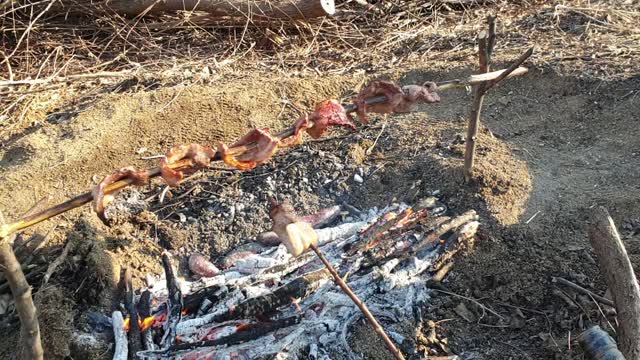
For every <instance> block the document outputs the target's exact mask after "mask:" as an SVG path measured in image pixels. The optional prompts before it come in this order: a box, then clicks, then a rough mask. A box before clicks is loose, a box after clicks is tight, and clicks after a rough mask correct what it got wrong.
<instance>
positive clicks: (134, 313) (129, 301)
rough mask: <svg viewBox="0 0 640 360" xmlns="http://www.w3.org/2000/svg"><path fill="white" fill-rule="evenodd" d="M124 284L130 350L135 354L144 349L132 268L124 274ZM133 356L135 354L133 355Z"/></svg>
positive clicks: (127, 269)
mask: <svg viewBox="0 0 640 360" xmlns="http://www.w3.org/2000/svg"><path fill="white" fill-rule="evenodd" d="M122 280H123V283H124V284H123V285H124V305H125V307H126V309H127V312H128V313H129V331H128V342H129V351H130V353H131V354H135V353H137V352H138V351H140V350H142V339H141V338H140V324H139V322H138V309H136V306H135V302H134V293H133V292H134V290H133V282H132V281H133V280H132V278H131V269H129V268H126V269H125V270H124V274H123V279H122ZM132 358H133V356H132Z"/></svg>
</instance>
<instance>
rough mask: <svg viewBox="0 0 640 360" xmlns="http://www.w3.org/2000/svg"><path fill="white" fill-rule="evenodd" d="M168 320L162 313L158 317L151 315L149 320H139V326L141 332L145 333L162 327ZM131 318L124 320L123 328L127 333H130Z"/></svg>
mask: <svg viewBox="0 0 640 360" xmlns="http://www.w3.org/2000/svg"><path fill="white" fill-rule="evenodd" d="M166 320H167V315H166V313H164V312H163V313H161V314H158V315H151V316H149V317H147V318H144V319H138V325H139V326H140V332H145V331H147V330H149V329H150V328H152V327H154V328H155V327H158V326H160V325H162V324H163V323H164V322H165V321H166ZM130 321H131V320H130V318H126V319H125V320H124V324H123V325H122V328H123V329H124V330H125V331H129V325H130Z"/></svg>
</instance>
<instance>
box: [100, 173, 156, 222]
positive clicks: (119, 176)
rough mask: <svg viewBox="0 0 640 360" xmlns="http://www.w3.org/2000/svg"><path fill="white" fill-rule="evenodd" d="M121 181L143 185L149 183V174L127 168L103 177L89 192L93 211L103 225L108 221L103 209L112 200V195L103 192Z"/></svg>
mask: <svg viewBox="0 0 640 360" xmlns="http://www.w3.org/2000/svg"><path fill="white" fill-rule="evenodd" d="M123 179H131V180H133V185H144V184H146V183H148V182H149V173H148V172H147V171H146V170H136V169H135V168H134V167H132V166H129V167H126V168H122V169H120V170H118V171H116V172H114V173H113V174H111V175H107V176H105V177H104V179H102V181H100V183H99V184H98V185H97V186H96V187H95V188H94V189H93V191H92V192H91V195H93V210H94V211H95V212H96V214H97V215H98V218H100V220H101V221H102V222H103V223H104V224H105V225H109V221H108V220H107V218H106V216H105V215H104V209H105V207H106V206H107V204H108V203H109V202H111V201H112V200H113V194H107V195H105V190H106V189H107V186H109V185H110V184H113V183H114V182H116V181H120V180H123Z"/></svg>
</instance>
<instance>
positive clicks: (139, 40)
mask: <svg viewBox="0 0 640 360" xmlns="http://www.w3.org/2000/svg"><path fill="white" fill-rule="evenodd" d="M372 2H373V1H372ZM545 3H546V2H539V3H535V2H533V3H532V2H528V1H521V2H510V1H495V2H493V1H485V2H481V4H479V3H478V2H476V1H451V0H450V1H428V0H415V1H402V0H393V1H378V2H377V4H375V5H369V6H363V5H360V4H358V3H356V2H355V1H342V2H340V1H338V14H337V16H335V17H334V18H325V19H315V20H313V21H310V22H301V21H285V22H279V23H264V22H259V21H254V20H252V19H250V18H227V19H211V18H210V17H208V16H206V15H203V14H199V13H194V12H182V13H178V14H171V15H164V16H159V17H137V18H133V19H129V18H124V17H122V16H118V15H106V14H104V13H98V12H95V11H93V10H92V9H90V8H81V11H83V12H85V14H86V16H82V17H78V16H75V15H73V16H72V15H71V14H69V13H65V12H64V11H62V10H60V9H59V4H58V3H57V2H56V1H55V0H26V1H13V2H11V1H9V2H4V4H5V5H4V8H2V7H1V6H2V5H0V14H1V15H2V16H0V28H1V29H2V37H1V39H0V43H1V44H2V47H1V49H0V51H1V52H0V55H1V56H2V59H1V60H0V69H2V70H0V71H2V72H1V74H2V76H1V77H2V78H1V79H0V99H1V100H0V105H1V107H2V110H0V144H1V143H6V142H7V141H10V139H11V137H12V136H13V135H15V134H18V133H20V132H22V131H24V130H25V129H26V128H28V127H33V126H37V125H38V122H42V121H45V120H55V119H59V117H60V114H61V113H64V114H67V115H65V116H68V114H73V113H76V112H78V111H82V110H83V109H84V108H86V106H88V105H90V104H91V102H92V101H93V100H94V99H96V98H99V95H100V94H102V93H105V92H123V91H140V90H145V89H150V88H156V87H158V86H172V85H176V84H193V83H206V84H209V83H215V81H216V80H217V79H220V78H221V77H223V76H232V77H236V76H242V74H243V73H246V72H247V71H255V70H258V71H270V72H283V73H284V72H286V73H288V74H309V73H310V74H314V73H317V74H320V75H322V74H332V73H344V72H354V71H376V70H377V69H388V68H393V67H401V66H407V67H416V66H421V65H422V64H424V65H422V67H424V66H427V64H428V66H432V67H438V68H445V67H447V66H452V65H454V66H455V65H460V64H461V63H463V64H469V63H471V62H473V60H472V57H473V56H474V43H475V36H476V33H477V31H478V30H479V29H480V28H481V27H482V26H484V25H483V19H484V17H485V16H486V15H487V14H490V13H492V14H498V16H499V28H498V31H499V32H502V34H501V35H500V38H499V41H498V45H497V48H498V51H497V53H498V54H500V55H501V56H502V58H498V59H497V61H506V60H508V59H512V58H514V57H516V56H517V55H518V54H519V53H520V52H522V51H523V50H524V49H525V48H526V47H527V46H529V45H530V44H531V43H535V44H537V46H538V49H539V50H540V51H538V53H537V55H536V59H535V60H534V61H535V62H538V63H541V64H552V65H558V67H559V68H563V69H565V70H567V71H579V72H581V73H589V74H590V75H596V76H601V77H611V76H620V75H621V74H622V75H623V76H624V74H625V72H626V73H630V72H633V71H635V69H636V67H637V65H635V64H634V63H633V62H632V59H633V57H634V56H637V55H638V52H639V49H640V45H638V44H640V42H639V40H640V31H638V30H637V28H636V27H635V26H634V25H635V24H636V23H637V21H638V20H640V10H639V8H638V6H637V5H633V4H632V2H628V3H629V4H624V3H623V4H620V1H608V2H607V1H600V2H595V1H570V2H569V1H567V2H565V3H562V4H560V5H546V4H545ZM7 4H8V5H7ZM614 5H615V6H614ZM0 146H1V145H0Z"/></svg>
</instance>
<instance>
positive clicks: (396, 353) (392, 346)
mask: <svg viewBox="0 0 640 360" xmlns="http://www.w3.org/2000/svg"><path fill="white" fill-rule="evenodd" d="M311 249H312V250H313V251H314V252H315V253H316V255H318V258H320V261H322V263H323V264H324V266H325V267H326V268H327V270H329V272H330V273H331V275H332V276H333V280H334V281H335V282H336V284H338V286H339V287H340V289H342V291H344V293H345V294H347V296H349V297H350V298H351V300H352V301H353V302H354V304H356V306H357V307H358V309H360V311H362V314H364V316H365V317H366V318H367V320H369V323H371V326H373V329H374V330H375V331H376V332H377V333H378V335H380V337H381V338H382V340H383V341H384V344H385V345H386V346H387V349H389V351H390V352H391V353H392V354H393V357H395V358H396V360H404V356H403V355H402V353H401V352H400V350H398V348H397V347H396V345H395V344H394V343H393V342H392V341H391V339H389V336H387V333H385V332H384V329H383V328H382V326H380V323H378V320H376V318H375V317H374V316H373V314H371V311H369V308H368V307H367V305H365V303H363V302H362V301H361V300H360V299H359V298H358V295H356V294H355V293H354V292H353V291H352V290H351V288H349V285H347V283H345V282H344V280H342V278H341V277H340V274H338V272H337V271H336V269H334V268H333V265H331V263H330V262H329V260H327V258H325V257H324V255H322V252H320V249H318V247H317V246H316V245H314V244H311Z"/></svg>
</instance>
